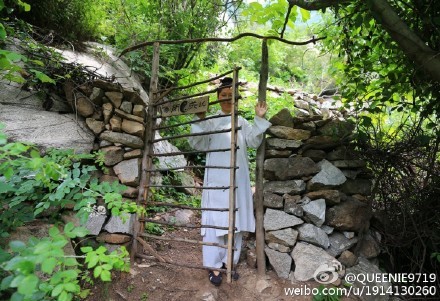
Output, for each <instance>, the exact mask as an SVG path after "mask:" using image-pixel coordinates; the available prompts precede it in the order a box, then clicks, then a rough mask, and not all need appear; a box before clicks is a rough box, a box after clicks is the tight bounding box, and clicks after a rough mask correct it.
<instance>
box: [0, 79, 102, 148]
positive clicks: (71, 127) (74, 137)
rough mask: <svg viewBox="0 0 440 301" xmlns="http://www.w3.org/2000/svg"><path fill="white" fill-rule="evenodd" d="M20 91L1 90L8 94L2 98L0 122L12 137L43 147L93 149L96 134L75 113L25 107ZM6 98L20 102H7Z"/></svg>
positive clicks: (13, 139)
mask: <svg viewBox="0 0 440 301" xmlns="http://www.w3.org/2000/svg"><path fill="white" fill-rule="evenodd" d="M0 90H1V87H0ZM11 93H12V91H11ZM17 93H18V92H17V90H16V91H15V92H14V93H13V94H9V95H4V94H2V95H1V97H8V98H7V99H0V123H3V124H5V129H4V130H3V131H4V132H5V134H6V135H7V136H8V138H9V139H11V140H12V141H22V142H30V143H33V144H35V145H36V146H37V147H38V148H41V149H47V148H57V149H73V150H75V152H76V153H89V152H90V151H91V150H92V148H93V141H94V138H95V135H93V133H92V132H91V131H90V130H89V129H88V128H87V126H86V124H85V122H84V121H83V120H82V119H80V118H77V117H76V116H75V115H73V114H58V113H57V112H50V111H44V110H42V108H40V109H38V108H36V107H35V106H32V107H23V106H21V105H20V98H21V97H23V96H21V94H17ZM17 95H19V96H17ZM9 97H10V98H9ZM13 97H16V98H13ZM4 101H7V102H9V101H11V102H16V103H18V105H4V104H3V103H4Z"/></svg>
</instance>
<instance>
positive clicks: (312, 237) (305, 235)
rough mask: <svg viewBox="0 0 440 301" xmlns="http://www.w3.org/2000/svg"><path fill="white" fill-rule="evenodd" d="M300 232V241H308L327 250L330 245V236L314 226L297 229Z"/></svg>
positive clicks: (304, 225)
mask: <svg viewBox="0 0 440 301" xmlns="http://www.w3.org/2000/svg"><path fill="white" fill-rule="evenodd" d="M296 229H297V230H298V233H299V235H298V240H302V241H306V242H309V243H312V244H314V245H317V246H319V247H321V248H324V249H327V248H328V247H329V245H330V242H329V239H328V235H327V233H325V232H324V230H322V229H321V228H318V227H316V226H315V225H312V224H307V223H306V224H302V225H300V226H299V227H297V228H296Z"/></svg>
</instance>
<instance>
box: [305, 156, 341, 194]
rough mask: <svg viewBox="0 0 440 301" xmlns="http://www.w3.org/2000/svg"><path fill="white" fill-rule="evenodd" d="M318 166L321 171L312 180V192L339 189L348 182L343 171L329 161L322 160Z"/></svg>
mask: <svg viewBox="0 0 440 301" xmlns="http://www.w3.org/2000/svg"><path fill="white" fill-rule="evenodd" d="M318 166H319V167H320V168H321V171H320V172H319V173H318V174H317V175H315V176H314V177H313V178H312V179H311V180H310V182H309V185H310V187H309V188H310V190H320V189H326V188H332V187H338V186H340V185H342V184H344V183H345V181H346V180H347V178H346V177H345V176H344V174H343V173H342V171H341V170H340V169H339V168H337V167H335V166H334V165H333V164H331V163H330V162H329V161H327V160H322V161H321V162H319V163H318Z"/></svg>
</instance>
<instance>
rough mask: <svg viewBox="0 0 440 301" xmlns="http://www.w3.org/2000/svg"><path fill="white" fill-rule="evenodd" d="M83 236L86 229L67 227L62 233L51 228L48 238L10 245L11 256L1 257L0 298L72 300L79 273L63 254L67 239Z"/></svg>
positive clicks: (75, 262) (74, 262)
mask: <svg viewBox="0 0 440 301" xmlns="http://www.w3.org/2000/svg"><path fill="white" fill-rule="evenodd" d="M86 233H87V230H86V229H84V228H75V227H74V226H73V224H72V223H68V224H66V225H65V226H64V230H63V233H62V232H60V230H59V229H58V228H57V227H52V228H50V230H49V237H44V238H40V239H37V238H34V237H33V238H30V239H29V242H28V243H27V244H26V243H24V242H21V241H12V242H10V244H9V248H10V250H11V254H10V255H9V254H8V255H6V256H3V257H0V268H1V270H2V271H4V273H6V275H5V277H4V278H3V279H2V281H1V286H0V297H1V296H5V295H8V294H10V297H11V299H10V300H25V301H26V300H59V301H67V300H72V299H73V297H74V296H75V295H78V294H79V293H80V285H79V281H78V276H79V274H80V273H81V271H80V270H79V269H78V266H79V264H78V262H77V260H76V259H75V258H74V257H71V256H66V254H65V252H64V247H65V246H66V245H67V243H68V242H69V241H68V239H67V238H66V237H68V238H75V237H83V236H84V235H85V234H86ZM0 251H1V252H4V251H2V250H1V249H0ZM4 254H6V253H4Z"/></svg>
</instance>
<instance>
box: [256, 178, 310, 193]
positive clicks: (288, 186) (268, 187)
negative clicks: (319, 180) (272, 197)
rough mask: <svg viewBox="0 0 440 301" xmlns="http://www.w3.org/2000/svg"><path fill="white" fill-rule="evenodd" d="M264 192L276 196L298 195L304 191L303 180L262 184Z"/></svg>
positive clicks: (304, 184)
mask: <svg viewBox="0 0 440 301" xmlns="http://www.w3.org/2000/svg"><path fill="white" fill-rule="evenodd" d="M263 185H264V188H263V190H264V192H272V193H276V194H281V195H283V194H285V193H287V194H298V193H301V192H303V191H304V190H306V183H305V182H304V181H303V180H290V181H269V182H265V183H264V184H263Z"/></svg>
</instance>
